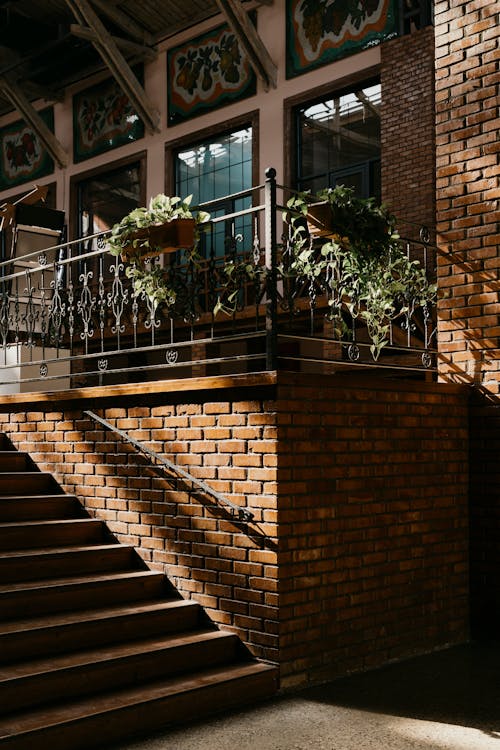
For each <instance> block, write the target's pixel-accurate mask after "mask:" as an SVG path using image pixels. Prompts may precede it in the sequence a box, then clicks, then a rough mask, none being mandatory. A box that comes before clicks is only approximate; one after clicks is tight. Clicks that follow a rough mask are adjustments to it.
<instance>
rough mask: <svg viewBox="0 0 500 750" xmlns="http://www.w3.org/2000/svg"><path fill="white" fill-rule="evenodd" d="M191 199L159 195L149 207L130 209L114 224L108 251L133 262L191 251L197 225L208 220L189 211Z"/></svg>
mask: <svg viewBox="0 0 500 750" xmlns="http://www.w3.org/2000/svg"><path fill="white" fill-rule="evenodd" d="M191 200H192V196H191V195H190V196H188V197H187V198H184V199H181V198H179V197H177V196H174V197H169V196H167V195H164V194H163V193H160V194H159V195H157V196H155V197H154V198H151V200H150V201H149V206H148V207H147V208H146V207H139V208H134V209H133V210H132V211H131V212H130V213H129V214H127V215H126V216H124V218H123V219H122V220H121V221H120V222H118V223H117V224H115V225H114V226H113V228H112V229H111V235H110V237H109V238H108V247H109V251H110V252H111V253H112V254H113V255H120V256H121V258H122V260H128V261H131V262H137V261H138V260H140V259H144V258H148V257H153V256H156V255H159V254H160V253H169V252H175V251H176V250H178V249H180V248H186V249H189V248H192V247H193V246H194V244H195V242H196V239H197V236H198V231H199V225H200V224H201V223H203V222H206V221H208V219H209V218H210V216H209V214H208V213H206V212H204V211H197V212H196V213H195V214H193V213H192V211H191Z"/></svg>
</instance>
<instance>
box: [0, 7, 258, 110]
mask: <svg viewBox="0 0 500 750" xmlns="http://www.w3.org/2000/svg"><path fill="white" fill-rule="evenodd" d="M268 1H269V0H267V2H268ZM230 2H231V3H234V2H235V0H230ZM237 2H238V4H240V0H237ZM88 6H90V11H89V10H88ZM220 10H221V4H220V3H219V5H218V3H217V0H182V2H179V0H91V1H90V0H0V79H3V80H4V81H5V80H8V81H10V83H11V85H12V86H15V87H17V89H19V90H20V91H22V92H23V95H24V96H25V97H26V98H27V99H28V100H30V101H33V100H34V99H38V98H44V99H46V100H47V101H56V100H57V99H58V98H61V97H62V94H63V92H64V89H65V88H66V87H67V86H69V85H71V84H73V83H75V82H77V81H80V80H82V79H84V78H85V77H86V76H88V75H92V74H94V73H96V72H98V71H99V70H103V69H104V68H105V67H106V64H105V62H103V58H102V55H101V53H100V51H99V47H98V45H96V44H95V41H96V40H95V38H94V39H91V38H89V36H88V34H89V31H90V32H91V35H92V34H94V35H95V26H94V25H93V24H92V23H89V18H88V13H94V14H95V15H96V16H97V17H98V21H99V23H101V24H102V25H103V27H104V28H105V31H106V33H108V34H110V35H111V36H112V37H113V38H114V40H115V41H116V42H117V44H118V47H119V49H120V52H121V54H122V55H123V57H124V58H125V60H126V61H127V63H128V64H129V65H131V64H133V63H136V62H139V61H140V60H141V59H142V60H146V59H148V58H149V59H151V57H154V54H155V45H156V43H157V42H159V41H161V40H163V39H165V38H167V37H168V36H171V35H172V34H175V33H177V32H178V31H181V30H182V29H184V28H187V27H189V26H193V25H195V24H196V23H198V22H200V21H203V20H205V19H207V18H209V17H211V16H214V15H215V14H217V13H219V12H220ZM85 34H86V35H87V38H85ZM127 42H128V46H127ZM106 46H109V45H106ZM108 67H109V66H108ZM14 109H16V105H15V104H13V102H12V99H11V98H10V97H8V96H6V95H5V91H4V90H3V89H2V88H1V87H0V115H2V114H5V113H7V112H10V111H13V110H14Z"/></svg>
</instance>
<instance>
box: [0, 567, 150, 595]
mask: <svg viewBox="0 0 500 750" xmlns="http://www.w3.org/2000/svg"><path fill="white" fill-rule="evenodd" d="M162 575H163V574H162V573H158V572H157V571H154V570H148V569H144V570H137V569H136V568H133V569H130V570H127V571H122V572H120V573H115V572H105V573H92V575H86V576H70V577H67V576H66V577H64V578H48V579H39V578H37V579H35V580H32V581H19V582H14V583H7V584H4V585H0V595H1V594H7V593H11V592H15V591H29V590H30V589H37V590H38V589H41V588H43V589H47V590H49V589H51V588H57V587H61V586H73V585H75V584H82V583H83V584H84V583H99V582H100V581H107V580H111V579H112V580H122V579H126V578H139V577H141V576H143V577H145V578H153V577H159V576H162Z"/></svg>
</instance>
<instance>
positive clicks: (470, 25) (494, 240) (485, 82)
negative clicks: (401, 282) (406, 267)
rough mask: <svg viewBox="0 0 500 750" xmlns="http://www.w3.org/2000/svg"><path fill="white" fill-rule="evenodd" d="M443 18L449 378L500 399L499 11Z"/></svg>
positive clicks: (439, 83) (462, 5)
mask: <svg viewBox="0 0 500 750" xmlns="http://www.w3.org/2000/svg"><path fill="white" fill-rule="evenodd" d="M435 19H436V158H437V220H438V233H439V241H440V245H441V249H442V251H443V254H442V255H441V257H440V258H439V269H438V272H439V284H440V288H441V289H442V292H443V294H442V299H441V301H440V303H439V350H440V373H441V376H442V377H443V379H445V380H448V381H450V380H451V381H462V382H469V383H474V384H476V385H479V386H481V387H483V388H485V389H487V390H488V392H490V393H498V392H499V386H500V357H499V354H500V349H499V343H498V337H499V336H500V325H499V319H498V314H499V312H500V304H499V300H498V290H499V289H500V281H499V279H498V269H499V268H500V258H499V255H498V242H499V231H498V226H499V224H498V222H499V219H500V212H499V199H500V185H499V177H500V164H499V158H498V154H499V151H500V139H499V126H498V105H499V99H498V84H499V73H498V64H499V62H498V61H499V59H500V46H499V28H500V13H499V7H498V3H497V2H496V0H475V1H474V2H471V1H469V2H466V1H465V0H438V2H436V3H435Z"/></svg>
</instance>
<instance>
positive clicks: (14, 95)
mask: <svg viewBox="0 0 500 750" xmlns="http://www.w3.org/2000/svg"><path fill="white" fill-rule="evenodd" d="M0 91H1V92H2V94H3V96H4V97H5V98H6V99H8V100H9V101H10V103H11V104H12V105H13V106H14V107H15V108H16V109H17V111H18V112H19V113H20V115H21V116H22V117H23V118H24V120H25V121H26V122H27V123H29V125H31V127H32V128H33V130H34V131H35V133H36V134H37V136H38V137H39V138H40V140H41V142H42V143H43V145H44V146H45V148H46V149H47V151H48V152H49V154H50V155H51V157H52V158H53V159H54V161H55V162H57V164H58V165H59V167H60V168H61V169H64V168H65V167H67V166H68V163H69V157H68V154H67V152H66V151H65V149H64V148H63V147H62V146H61V144H60V143H59V141H58V140H57V138H56V137H55V135H54V133H53V132H52V131H51V130H50V128H49V127H48V125H47V124H46V123H45V122H44V121H43V120H42V118H41V117H40V115H39V114H38V112H37V111H36V109H35V108H34V107H33V105H32V104H31V102H30V101H29V99H28V97H27V96H26V95H25V94H24V93H23V92H22V91H21V89H20V87H19V85H18V84H17V82H16V81H14V80H13V79H11V78H7V77H6V76H2V77H0Z"/></svg>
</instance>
